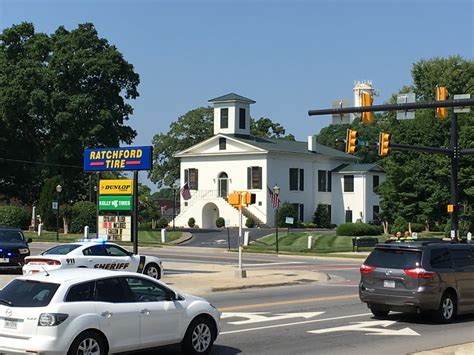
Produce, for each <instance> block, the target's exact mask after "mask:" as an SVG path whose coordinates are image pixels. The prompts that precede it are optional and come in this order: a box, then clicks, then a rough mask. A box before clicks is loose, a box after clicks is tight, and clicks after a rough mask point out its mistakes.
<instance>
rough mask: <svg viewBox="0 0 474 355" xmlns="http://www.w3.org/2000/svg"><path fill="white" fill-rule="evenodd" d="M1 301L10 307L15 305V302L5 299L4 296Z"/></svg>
mask: <svg viewBox="0 0 474 355" xmlns="http://www.w3.org/2000/svg"><path fill="white" fill-rule="evenodd" d="M0 303H4V304H7V305H9V306H10V307H11V306H13V302H11V301H9V300H4V299H3V298H0Z"/></svg>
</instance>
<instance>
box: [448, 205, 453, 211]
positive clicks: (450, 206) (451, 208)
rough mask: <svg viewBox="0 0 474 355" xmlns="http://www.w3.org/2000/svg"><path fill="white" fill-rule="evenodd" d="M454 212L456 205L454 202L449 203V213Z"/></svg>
mask: <svg viewBox="0 0 474 355" xmlns="http://www.w3.org/2000/svg"><path fill="white" fill-rule="evenodd" d="M453 212H454V205H453V204H451V203H450V204H448V213H453Z"/></svg>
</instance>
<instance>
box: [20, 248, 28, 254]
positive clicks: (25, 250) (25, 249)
mask: <svg viewBox="0 0 474 355" xmlns="http://www.w3.org/2000/svg"><path fill="white" fill-rule="evenodd" d="M18 251H19V252H20V254H28V253H29V252H30V250H29V249H28V248H21V249H18Z"/></svg>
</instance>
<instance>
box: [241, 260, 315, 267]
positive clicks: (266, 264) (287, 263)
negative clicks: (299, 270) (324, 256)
mask: <svg viewBox="0 0 474 355" xmlns="http://www.w3.org/2000/svg"><path fill="white" fill-rule="evenodd" d="M289 264H308V263H305V262H303V261H288V262H286V263H285V262H282V263H264V264H246V263H243V264H242V265H243V266H268V265H272V266H273V265H289ZM308 265H310V264H308Z"/></svg>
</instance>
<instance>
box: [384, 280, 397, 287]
mask: <svg viewBox="0 0 474 355" xmlns="http://www.w3.org/2000/svg"><path fill="white" fill-rule="evenodd" d="M383 287H388V288H395V281H392V280H384V282H383Z"/></svg>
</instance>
